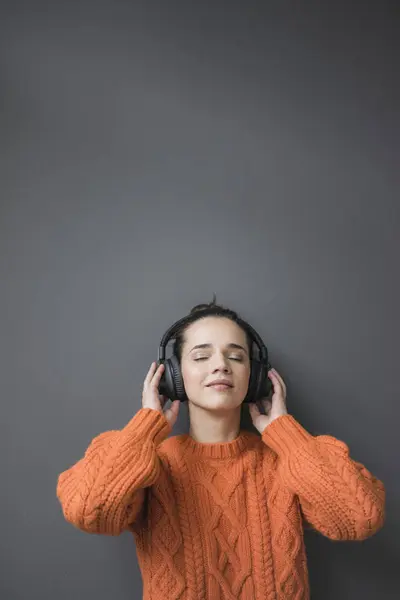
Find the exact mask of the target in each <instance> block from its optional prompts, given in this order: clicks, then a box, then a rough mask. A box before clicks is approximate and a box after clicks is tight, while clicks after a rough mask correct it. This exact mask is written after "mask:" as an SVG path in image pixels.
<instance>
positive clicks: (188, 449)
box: [180, 430, 249, 458]
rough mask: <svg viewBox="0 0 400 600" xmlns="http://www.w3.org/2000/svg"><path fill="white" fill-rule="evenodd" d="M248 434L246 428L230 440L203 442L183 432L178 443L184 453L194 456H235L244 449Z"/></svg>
mask: <svg viewBox="0 0 400 600" xmlns="http://www.w3.org/2000/svg"><path fill="white" fill-rule="evenodd" d="M248 435H249V434H248V432H247V431H246V430H241V431H240V433H239V435H238V437H237V438H235V439H234V440H232V441H231V442H218V443H203V442H197V441H196V440H195V439H193V438H192V437H191V436H190V435H189V434H184V435H182V436H180V437H181V444H180V445H181V449H182V450H183V452H184V454H190V455H192V456H194V457H196V458H235V457H237V456H239V455H240V454H241V453H242V452H243V451H244V450H245V449H246V447H247V445H248Z"/></svg>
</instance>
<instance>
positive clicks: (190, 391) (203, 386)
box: [181, 316, 250, 410]
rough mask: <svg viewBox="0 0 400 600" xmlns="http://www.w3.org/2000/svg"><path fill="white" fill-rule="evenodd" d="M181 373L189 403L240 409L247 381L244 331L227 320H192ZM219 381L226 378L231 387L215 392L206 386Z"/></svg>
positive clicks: (183, 352)
mask: <svg viewBox="0 0 400 600" xmlns="http://www.w3.org/2000/svg"><path fill="white" fill-rule="evenodd" d="M199 345H201V346H203V345H205V346H203V347H197V346H199ZM181 370H182V377H183V382H184V384H185V391H186V394H187V396H188V398H189V402H192V403H193V404H195V405H197V406H201V407H202V408H205V409H207V410H230V409H233V408H236V407H238V406H240V404H241V403H242V402H243V400H244V398H245V396H246V393H247V389H248V385H249V378H250V357H249V348H248V345H247V338H246V334H245V332H244V331H243V329H242V328H241V327H239V325H237V324H236V323H235V322H234V321H231V320H230V319H227V318H226V317H214V316H210V317H205V318H203V319H199V320H198V321H195V322H194V323H192V324H191V325H189V326H188V328H187V329H186V331H185V342H184V344H183V348H182V358H181ZM219 378H224V379H228V380H229V381H230V383H231V384H232V387H230V388H228V389H226V390H218V389H217V388H215V387H211V386H210V385H209V384H210V383H212V382H213V381H215V380H216V379H219Z"/></svg>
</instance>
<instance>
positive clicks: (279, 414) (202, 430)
mask: <svg viewBox="0 0 400 600" xmlns="http://www.w3.org/2000/svg"><path fill="white" fill-rule="evenodd" d="M251 345H252V344H251V338H250V337H249V335H248V332H247V331H245V330H244V329H243V328H242V327H241V326H240V325H239V324H238V319H237V314H236V313H235V312H234V311H231V310H229V309H227V308H225V307H221V306H219V305H217V304H215V302H213V303H210V304H208V305H198V306H197V307H194V308H193V309H192V311H191V313H190V315H189V320H188V322H186V325H185V326H184V327H183V328H182V330H181V331H179V332H178V333H177V335H176V337H175V344H174V355H176V356H177V358H178V360H179V365H180V369H181V373H182V378H183V382H184V388H185V392H186V396H187V399H188V409H189V416H190V430H189V434H184V435H175V436H170V437H168V436H169V434H170V433H171V430H172V427H173V425H174V423H175V422H176V419H177V416H178V412H179V406H180V401H179V400H174V401H173V402H172V404H171V405H170V406H169V408H167V406H166V400H167V399H166V397H165V396H163V395H160V393H159V386H160V381H161V378H162V375H163V372H164V369H165V367H164V364H160V365H159V366H157V364H156V363H155V362H153V363H152V364H151V366H150V369H149V371H148V373H147V375H146V377H145V380H144V384H143V392H142V408H141V409H140V410H139V411H138V412H137V413H136V415H134V417H133V418H132V419H131V420H130V421H129V422H128V423H127V425H126V426H125V427H124V428H123V429H121V430H120V431H106V432H104V433H101V434H100V435H98V436H97V437H95V438H94V439H93V440H92V442H91V444H90V445H89V447H88V449H87V450H86V452H85V455H84V456H83V457H82V458H81V459H80V460H79V461H78V462H77V463H76V464H74V465H73V466H72V467H70V468H69V469H68V470H66V471H64V472H63V473H61V475H59V478H58V484H57V496H58V499H59V501H60V503H61V506H62V510H63V514H64V517H65V518H66V519H67V521H69V522H70V523H72V524H73V525H74V526H76V527H78V528H79V529H81V530H83V531H87V532H89V533H96V534H106V535H119V534H120V533H122V532H123V531H130V532H132V533H133V535H134V537H135V540H136V551H137V556H138V560H139V565H140V569H141V573H142V578H143V599H144V600H165V599H168V600H175V599H176V600H178V599H179V600H200V599H203V600H208V599H209V600H218V599H219V600H238V599H239V600H288V599H293V600H294V599H296V600H306V599H308V598H309V584H308V570H307V563H306V553H305V547H304V540H303V527H304V524H307V526H311V527H313V528H315V529H316V530H318V531H319V532H321V533H322V534H323V535H325V536H327V537H328V538H330V539H333V540H364V539H365V538H367V537H369V536H372V535H373V534H374V533H375V532H376V531H378V530H379V529H380V528H381V527H382V525H383V523H384V513H385V489H384V486H383V484H382V482H381V481H379V480H378V479H376V478H375V477H374V476H373V475H372V474H371V473H370V472H369V471H368V470H367V469H366V468H365V467H364V466H363V465H362V464H361V463H358V462H355V461H354V460H352V459H351V458H350V456H349V450H348V446H347V445H346V444H345V443H344V442H342V441H339V440H337V439H336V438H334V437H332V436H330V435H321V436H313V435H311V434H310V433H309V432H308V431H306V430H305V429H304V428H303V427H302V425H301V424H300V423H299V422H298V421H297V420H296V419H295V418H294V417H293V416H292V415H290V414H288V411H287V407H286V386H285V382H284V381H283V379H282V377H281V375H280V374H279V373H278V372H277V371H276V370H275V369H271V370H270V371H269V372H268V377H269V378H270V380H271V382H272V397H271V398H265V399H263V400H262V401H261V402H258V403H255V402H253V403H249V411H250V415H251V418H252V422H253V423H254V426H255V428H256V429H257V430H258V432H259V434H260V435H257V434H256V433H253V432H249V431H245V430H244V429H241V427H240V418H241V411H242V408H243V400H244V398H245V396H246V393H247V390H248V385H249V378H250V364H251V363H250V359H251Z"/></svg>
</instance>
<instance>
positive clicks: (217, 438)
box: [189, 402, 241, 444]
mask: <svg viewBox="0 0 400 600" xmlns="http://www.w3.org/2000/svg"><path fill="white" fill-rule="evenodd" d="M240 416H241V406H238V407H236V408H235V409H232V410H229V411H219V412H216V411H210V410H205V409H204V408H201V407H199V406H196V405H195V404H193V403H192V402H189V418H190V429H189V435H190V437H191V438H192V439H193V440H195V441H196V442H200V443H204V444H220V443H224V442H232V441H233V440H235V439H236V438H237V437H238V436H239V433H240Z"/></svg>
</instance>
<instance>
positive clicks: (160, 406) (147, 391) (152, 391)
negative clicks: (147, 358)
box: [142, 362, 180, 427]
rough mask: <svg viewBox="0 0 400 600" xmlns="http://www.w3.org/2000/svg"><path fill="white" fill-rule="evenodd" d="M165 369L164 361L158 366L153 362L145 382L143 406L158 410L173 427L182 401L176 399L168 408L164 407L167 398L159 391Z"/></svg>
mask: <svg viewBox="0 0 400 600" xmlns="http://www.w3.org/2000/svg"><path fill="white" fill-rule="evenodd" d="M164 369H165V367H164V364H163V363H161V364H160V365H159V366H158V368H157V363H155V362H152V363H151V366H150V369H149V370H148V372H147V375H146V378H145V380H144V383H143V393H142V407H143V408H152V409H153V410H158V411H159V412H160V413H161V414H163V415H164V416H165V418H166V419H167V420H168V421H169V423H170V425H171V427H173V426H174V425H175V422H176V419H177V418H178V413H179V405H180V401H179V400H174V401H173V402H172V404H171V406H170V407H169V408H168V409H165V408H164V405H165V403H166V402H167V398H166V396H162V395H160V394H159V393H158V385H159V383H160V379H161V376H162V374H163V372H164Z"/></svg>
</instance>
